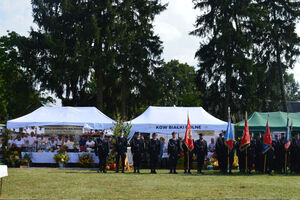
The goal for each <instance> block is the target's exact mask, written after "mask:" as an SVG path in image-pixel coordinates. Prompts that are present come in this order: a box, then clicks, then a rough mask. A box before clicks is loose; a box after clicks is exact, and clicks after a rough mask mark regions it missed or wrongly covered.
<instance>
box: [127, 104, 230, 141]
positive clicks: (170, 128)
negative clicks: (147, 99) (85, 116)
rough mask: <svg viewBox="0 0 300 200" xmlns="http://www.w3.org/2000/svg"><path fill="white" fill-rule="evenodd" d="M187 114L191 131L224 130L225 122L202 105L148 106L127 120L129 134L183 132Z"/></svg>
mask: <svg viewBox="0 0 300 200" xmlns="http://www.w3.org/2000/svg"><path fill="white" fill-rule="evenodd" d="M188 115H189V118H190V123H191V126H192V130H193V132H198V133H199V132H200V131H215V132H221V131H226V128H227V122H225V121H222V120H220V119H217V118H216V117H214V116H212V115H211V114H209V113H208V112H206V111H205V110H204V109H203V108H202V107H175V106H174V107H156V106H150V107H149V108H148V109H147V110H146V111H145V112H144V113H143V114H141V115H140V116H138V117H137V118H135V119H133V120H132V121H131V122H128V123H131V125H132V128H131V136H132V134H133V133H134V132H144V133H162V134H171V133H172V132H176V133H182V132H185V130H186V125H187V116H188ZM232 128H234V127H232Z"/></svg>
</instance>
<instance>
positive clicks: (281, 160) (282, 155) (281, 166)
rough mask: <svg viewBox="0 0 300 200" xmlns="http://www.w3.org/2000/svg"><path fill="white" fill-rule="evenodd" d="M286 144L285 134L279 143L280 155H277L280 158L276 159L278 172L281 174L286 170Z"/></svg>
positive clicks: (282, 134)
mask: <svg viewBox="0 0 300 200" xmlns="http://www.w3.org/2000/svg"><path fill="white" fill-rule="evenodd" d="M284 144H285V133H281V138H280V140H279V142H278V153H277V156H278V158H277V159H276V161H277V166H278V168H277V170H276V172H277V173H279V174H281V173H282V170H284V163H285V148H284Z"/></svg>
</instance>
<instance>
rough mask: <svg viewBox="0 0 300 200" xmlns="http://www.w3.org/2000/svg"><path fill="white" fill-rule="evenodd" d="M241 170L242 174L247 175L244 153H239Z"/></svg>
mask: <svg viewBox="0 0 300 200" xmlns="http://www.w3.org/2000/svg"><path fill="white" fill-rule="evenodd" d="M239 154H240V155H239V169H240V172H242V173H245V165H246V163H245V162H246V160H245V155H244V152H240V153H239Z"/></svg>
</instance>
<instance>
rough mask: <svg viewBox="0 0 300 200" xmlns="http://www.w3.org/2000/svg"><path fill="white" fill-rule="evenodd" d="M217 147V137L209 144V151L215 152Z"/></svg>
mask: <svg viewBox="0 0 300 200" xmlns="http://www.w3.org/2000/svg"><path fill="white" fill-rule="evenodd" d="M215 149H216V144H215V138H211V139H210V144H209V145H208V151H209V152H214V151H215Z"/></svg>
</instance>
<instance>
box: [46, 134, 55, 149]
mask: <svg viewBox="0 0 300 200" xmlns="http://www.w3.org/2000/svg"><path fill="white" fill-rule="evenodd" d="M48 145H49V148H50V149H56V145H57V142H56V140H55V139H54V137H51V140H50V141H49V144H48Z"/></svg>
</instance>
